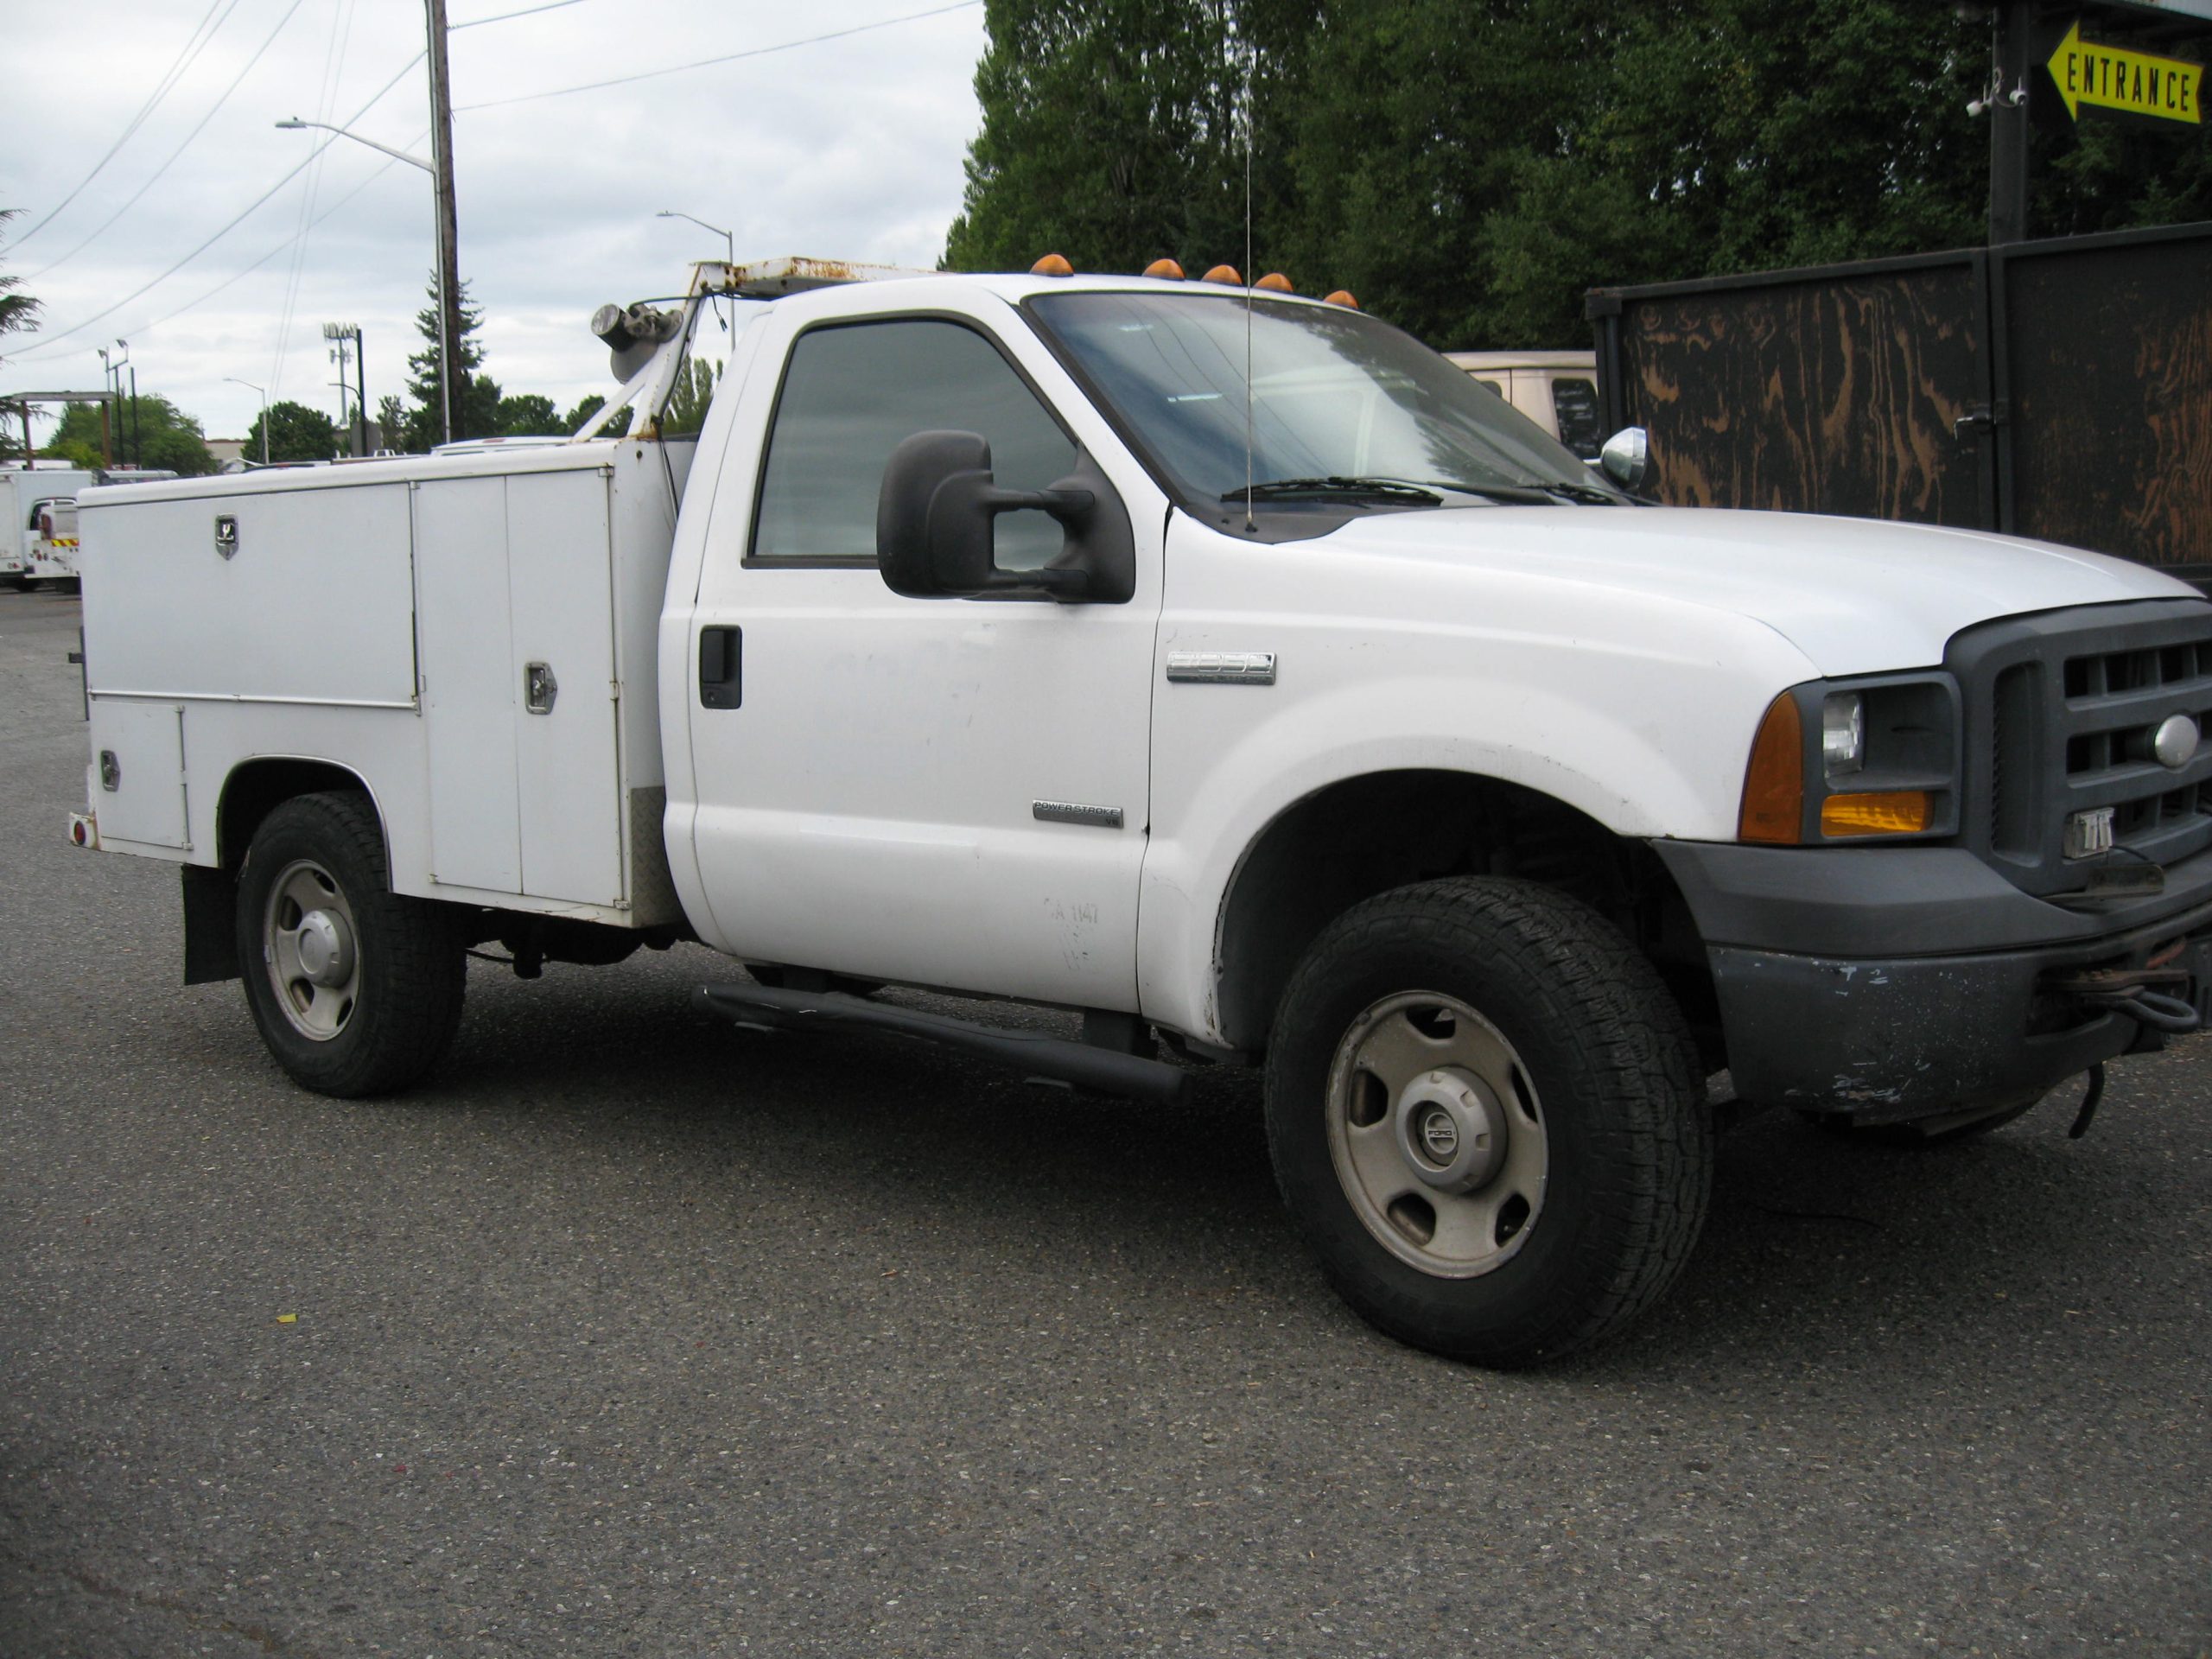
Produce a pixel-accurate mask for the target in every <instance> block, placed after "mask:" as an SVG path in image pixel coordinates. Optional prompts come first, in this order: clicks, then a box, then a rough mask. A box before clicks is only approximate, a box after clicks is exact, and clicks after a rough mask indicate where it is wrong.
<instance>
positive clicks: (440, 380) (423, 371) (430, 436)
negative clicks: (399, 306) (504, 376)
mask: <svg viewBox="0 0 2212 1659" xmlns="http://www.w3.org/2000/svg"><path fill="white" fill-rule="evenodd" d="M429 299H430V302H429V304H428V305H426V306H424V307H423V308H422V309H421V310H420V311H417V312H416V314H415V327H416V332H417V333H419V334H421V335H422V336H423V349H422V350H420V351H418V352H412V353H409V354H408V359H407V370H408V379H407V395H408V397H410V399H411V400H412V401H411V403H410V407H409V409H408V410H407V419H406V421H405V423H404V427H403V429H402V430H401V432H400V433H399V435H398V438H397V440H395V439H394V438H393V436H392V435H391V434H387V435H386V436H385V442H387V443H391V444H393V445H394V447H396V448H405V449H408V450H411V451H413V452H415V453H416V454H422V453H424V452H426V451H428V450H429V449H432V448H435V447H436V446H437V445H439V444H441V443H443V442H445V441H446V434H445V412H444V409H445V404H444V398H445V391H444V388H445V374H444V364H443V359H442V356H441V354H440V353H439V351H438V285H437V281H436V278H435V277H433V278H432V279H431V282H430V286H429ZM483 326H484V313H483V309H482V308H480V307H478V306H473V305H471V304H470V303H469V302H468V284H467V283H462V284H461V337H460V338H459V339H457V340H454V342H453V355H454V368H455V371H456V372H457V373H458V374H459V376H460V378H461V406H460V409H459V410H458V411H457V413H456V415H455V421H456V424H455V426H454V434H453V435H454V441H455V442H458V441H460V440H461V439H462V438H489V437H497V436H499V434H500V433H501V431H502V430H503V429H502V428H501V427H500V425H499V383H498V382H497V381H495V380H493V378H491V377H490V376H488V375H482V374H479V373H477V372H476V371H477V370H478V369H480V368H481V367H482V366H483V365H484V346H483V343H482V342H481V341H480V340H478V339H477V338H476V334H477V331H478V330H479V329H480V328H481V327H483Z"/></svg>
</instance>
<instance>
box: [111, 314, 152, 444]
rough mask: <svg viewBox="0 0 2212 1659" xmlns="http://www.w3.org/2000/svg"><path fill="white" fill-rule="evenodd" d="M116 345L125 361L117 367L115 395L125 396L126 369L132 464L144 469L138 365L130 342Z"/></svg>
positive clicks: (124, 341) (121, 342)
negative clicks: (132, 358) (140, 434)
mask: <svg viewBox="0 0 2212 1659" xmlns="http://www.w3.org/2000/svg"><path fill="white" fill-rule="evenodd" d="M115 344H116V349H117V350H118V351H120V352H121V353H123V361H122V362H120V363H118V364H117V365H115V395H116V396H117V397H121V396H122V395H123V371H124V369H125V368H128V369H129V370H130V423H129V425H128V428H127V430H128V432H129V435H130V464H131V465H132V466H133V467H143V466H144V465H145V464H146V455H145V451H144V450H143V448H141V447H140V445H139V442H138V365H137V364H136V363H133V362H131V360H130V341H129V340H117V341H116V342H115Z"/></svg>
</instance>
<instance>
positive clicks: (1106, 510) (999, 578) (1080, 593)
mask: <svg viewBox="0 0 2212 1659" xmlns="http://www.w3.org/2000/svg"><path fill="white" fill-rule="evenodd" d="M1030 511H1034V512H1046V513H1050V514H1051V515H1052V517H1053V518H1056V519H1058V521H1059V523H1060V524H1062V525H1064V526H1065V529H1066V531H1067V538H1066V542H1065V545H1064V546H1063V547H1062V549H1061V550H1060V554H1059V556H1058V557H1057V558H1055V559H1053V560H1052V563H1049V564H1047V565H1046V566H1044V567H1043V568H1042V569H1036V570H1001V569H999V568H998V564H997V561H996V557H995V552H994V548H993V542H994V537H993V527H994V525H995V524H996V522H997V518H998V515H999V514H1001V513H1002V512H1030ZM875 557H876V565H877V568H878V569H880V570H881V572H882V573H883V581H884V585H885V586H887V587H888V588H890V589H891V591H892V592H893V593H894V594H905V595H906V597H908V598H910V599H1051V600H1057V601H1061V602H1062V603H1081V602H1089V603H1094V604H1109V605H1116V604H1122V603H1126V602H1127V601H1128V600H1129V599H1130V598H1131V597H1132V596H1134V594H1135V592H1136V543H1135V537H1134V535H1133V534H1132V533H1131V531H1130V527H1129V515H1128V509H1127V508H1126V507H1124V506H1123V505H1122V499H1121V497H1120V495H1119V494H1118V493H1116V491H1115V489H1114V486H1113V485H1112V484H1111V483H1109V481H1108V480H1107V478H1106V475H1105V474H1103V472H1101V471H1100V470H1099V469H1098V466H1097V463H1096V462H1095V461H1092V460H1091V458H1090V454H1089V453H1088V452H1087V451H1082V450H1078V451H1077V463H1076V470H1075V471H1074V472H1073V473H1071V474H1069V475H1068V476H1067V477H1066V478H1064V479H1059V480H1056V481H1055V482H1054V483H1053V484H1052V486H1051V487H1050V488H1049V489H1044V490H1002V489H1001V488H999V487H998V485H997V482H996V480H995V479H994V477H993V475H992V472H991V447H990V444H989V443H988V442H987V441H985V439H984V438H983V437H982V435H980V434H977V433H974V432H917V433H915V434H914V435H913V436H912V437H910V438H908V439H906V441H905V442H902V443H901V444H899V447H898V448H896V449H894V450H893V451H892V452H891V460H890V461H889V463H888V464H887V465H886V466H885V467H884V469H883V484H882V486H881V488H880V491H879V492H878V493H877V496H876V507H875Z"/></svg>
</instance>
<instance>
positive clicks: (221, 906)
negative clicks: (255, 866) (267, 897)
mask: <svg viewBox="0 0 2212 1659" xmlns="http://www.w3.org/2000/svg"><path fill="white" fill-rule="evenodd" d="M181 868H182V869H183V871H184V982H185V983H186V984H188V985H212V984H213V983H214V982H216V981H217V980H222V979H236V978H237V977H238V883H237V882H236V881H235V880H232V878H231V874H230V872H229V871H227V870H210V869H206V868H202V867H201V866H200V865H197V864H187V865H184V866H182V867H181Z"/></svg>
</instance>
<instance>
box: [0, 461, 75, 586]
mask: <svg viewBox="0 0 2212 1659" xmlns="http://www.w3.org/2000/svg"><path fill="white" fill-rule="evenodd" d="M98 482H99V474H97V473H89V472H86V471H84V470H83V469H82V468H80V467H62V466H55V465H52V464H43V465H40V466H36V467H30V468H25V467H23V466H22V464H21V463H18V464H16V465H15V466H12V467H0V511H4V512H6V514H7V518H8V523H9V524H10V526H11V528H10V530H9V531H8V532H7V534H6V536H5V537H4V538H0V576H24V577H28V576H31V575H35V574H37V573H35V572H34V571H33V569H32V566H33V564H34V563H36V562H37V560H38V558H39V556H40V549H39V540H40V537H39V524H38V515H39V510H40V509H41V507H43V506H45V505H47V504H48V503H49V502H53V501H66V500H68V499H71V498H73V496H74V495H75V494H76V493H77V492H78V491H79V490H81V489H86V488H89V487H90V486H92V485H94V484H96V483H98ZM48 551H49V554H50V553H51V550H48ZM48 562H49V563H51V559H50V557H49V560H48ZM51 574H56V575H66V574H69V573H67V572H54V573H51Z"/></svg>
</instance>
